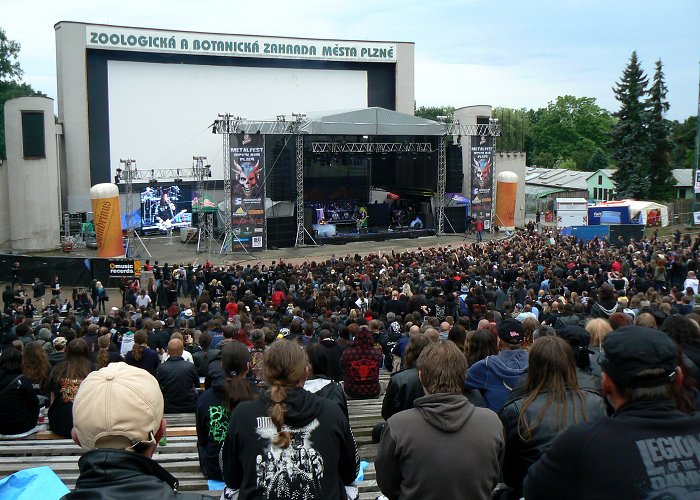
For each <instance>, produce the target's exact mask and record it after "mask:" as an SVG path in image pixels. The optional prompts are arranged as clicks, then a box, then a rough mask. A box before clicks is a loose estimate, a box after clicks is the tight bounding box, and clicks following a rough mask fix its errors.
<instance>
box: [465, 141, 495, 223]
mask: <svg viewBox="0 0 700 500" xmlns="http://www.w3.org/2000/svg"><path fill="white" fill-rule="evenodd" d="M494 153H495V151H494V147H493V137H490V136H485V135H474V136H472V144H471V179H472V182H471V191H470V198H469V199H470V201H471V203H470V204H471V215H472V217H474V218H476V219H481V220H483V221H484V230H486V231H488V230H490V229H491V217H492V211H493V169H494Z"/></svg>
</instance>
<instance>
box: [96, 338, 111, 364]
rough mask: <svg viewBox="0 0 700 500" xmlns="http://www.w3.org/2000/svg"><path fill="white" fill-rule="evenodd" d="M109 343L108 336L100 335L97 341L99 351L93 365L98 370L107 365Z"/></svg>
mask: <svg viewBox="0 0 700 500" xmlns="http://www.w3.org/2000/svg"><path fill="white" fill-rule="evenodd" d="M109 343H110V338H109V335H102V336H101V337H100V338H98V339H97V345H98V346H99V348H100V350H99V351H98V353H97V358H96V359H95V364H96V365H97V369H98V370H99V369H100V368H104V367H105V366H107V365H108V364H109Z"/></svg>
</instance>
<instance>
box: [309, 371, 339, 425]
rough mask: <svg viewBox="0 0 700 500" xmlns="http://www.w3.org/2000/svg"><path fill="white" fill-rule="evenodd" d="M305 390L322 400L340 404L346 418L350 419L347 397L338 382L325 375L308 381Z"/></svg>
mask: <svg viewBox="0 0 700 500" xmlns="http://www.w3.org/2000/svg"><path fill="white" fill-rule="evenodd" d="M304 389H306V390H307V391H309V392H310V393H311V394H316V395H317V396H318V397H320V398H323V399H328V400H330V401H333V402H335V403H338V406H339V407H340V409H341V410H343V413H344V414H345V416H346V417H347V418H350V417H349V416H348V399H347V398H346V397H345V391H343V388H342V387H340V384H338V383H337V382H335V381H333V380H331V379H329V378H328V377H326V376H324V375H316V376H315V377H313V378H310V379H309V380H307V381H306V383H305V384H304Z"/></svg>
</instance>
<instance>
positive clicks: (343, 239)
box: [314, 227, 435, 245]
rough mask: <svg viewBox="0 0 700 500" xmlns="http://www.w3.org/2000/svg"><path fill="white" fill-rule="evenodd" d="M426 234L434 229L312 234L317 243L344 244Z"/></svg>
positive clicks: (413, 237) (382, 229) (431, 234)
mask: <svg viewBox="0 0 700 500" xmlns="http://www.w3.org/2000/svg"><path fill="white" fill-rule="evenodd" d="M426 236H435V229H410V228H405V229H393V230H390V229H387V228H378V227H370V228H367V229H366V230H363V231H362V232H360V233H358V232H357V231H349V230H343V231H338V232H336V234H335V236H321V235H319V236H314V239H315V240H316V243H318V244H319V245H345V244H347V243H358V242H363V241H387V240H400V239H415V238H422V237H426Z"/></svg>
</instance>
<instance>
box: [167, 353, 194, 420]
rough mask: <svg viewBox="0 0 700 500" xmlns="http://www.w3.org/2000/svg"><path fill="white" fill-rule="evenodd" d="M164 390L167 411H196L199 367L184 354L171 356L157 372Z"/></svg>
mask: <svg viewBox="0 0 700 500" xmlns="http://www.w3.org/2000/svg"><path fill="white" fill-rule="evenodd" d="M156 378H157V379H158V384H159V385H160V390H161V391H162V392H163V400H164V402H165V413H194V404H195V402H196V401H197V393H196V392H195V388H196V387H199V374H198V373H197V369H196V368H195V367H194V365H193V364H192V363H190V362H189V361H185V359H184V358H183V357H182V356H170V357H169V358H168V359H167V360H166V361H165V363H163V364H162V365H160V368H158V373H157V374H156Z"/></svg>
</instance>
